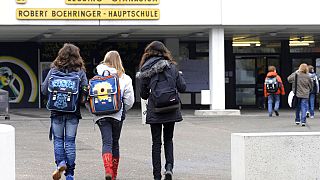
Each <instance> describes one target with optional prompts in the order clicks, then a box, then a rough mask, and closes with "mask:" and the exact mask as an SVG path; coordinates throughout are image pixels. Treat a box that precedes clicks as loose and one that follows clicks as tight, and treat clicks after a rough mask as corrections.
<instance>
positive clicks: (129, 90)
mask: <svg viewBox="0 0 320 180" xmlns="http://www.w3.org/2000/svg"><path fill="white" fill-rule="evenodd" d="M96 69H97V73H98V75H99V76H105V77H106V76H110V75H115V76H117V77H118V80H119V86H120V97H121V99H120V104H121V105H120V108H119V109H118V110H115V111H117V112H115V113H111V114H109V113H103V112H100V115H94V122H95V123H96V124H97V125H98V126H99V129H100V132H101V137H102V159H103V164H104V168H105V179H106V180H111V179H112V180H114V179H116V178H117V175H118V166H119V160H120V152H119V139H120V134H121V129H122V124H123V121H124V119H125V113H126V111H128V110H129V109H130V108H131V107H132V106H133V103H134V91H133V86H132V80H131V78H130V76H128V75H126V74H125V70H124V68H123V66H122V61H121V58H120V55H119V53H118V52H117V51H109V52H108V53H107V54H106V55H105V57H104V60H103V61H102V62H101V63H100V64H99V65H98V66H97V68H96ZM93 79H94V78H93ZM90 81H91V80H90ZM101 83H104V82H103V81H102V82H101ZM90 84H91V83H90ZM102 85H103V86H100V85H99V83H98V84H96V86H95V87H90V88H93V89H92V90H93V91H92V90H89V95H90V92H93V93H95V92H94V91H97V93H98V94H96V95H97V96H98V99H95V100H93V101H94V103H96V104H99V102H100V100H103V99H107V101H110V102H111V101H113V100H114V99H111V98H110V96H108V95H106V96H105V94H104V92H105V93H110V92H112V91H113V90H111V89H108V86H109V84H108V83H105V84H102ZM96 88H97V89H96ZM108 91H109V92H108ZM117 91H118V90H117ZM100 95H101V96H100ZM99 96H100V97H101V98H99ZM105 97H108V98H105ZM109 98H110V99H109ZM104 104H105V105H103V104H102V105H101V106H106V103H104ZM91 106H92V104H91ZM97 108H99V107H97ZM96 110H97V109H96Z"/></svg>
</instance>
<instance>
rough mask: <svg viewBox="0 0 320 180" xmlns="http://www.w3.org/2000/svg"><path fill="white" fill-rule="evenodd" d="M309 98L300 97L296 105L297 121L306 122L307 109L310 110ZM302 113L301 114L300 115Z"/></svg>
mask: <svg viewBox="0 0 320 180" xmlns="http://www.w3.org/2000/svg"><path fill="white" fill-rule="evenodd" d="M308 103H309V99H308V98H298V103H297V107H296V119H295V121H296V122H301V123H306V119H307V110H308ZM300 113H301V116H300Z"/></svg>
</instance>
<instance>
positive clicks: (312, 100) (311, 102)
mask: <svg viewBox="0 0 320 180" xmlns="http://www.w3.org/2000/svg"><path fill="white" fill-rule="evenodd" d="M308 69H309V76H310V78H311V81H312V84H313V88H312V90H311V92H310V95H309V104H308V105H309V109H308V112H307V117H309V116H310V118H314V104H315V99H316V95H317V94H318V93H319V81H318V78H317V75H316V73H315V72H314V67H313V66H312V65H309V66H308Z"/></svg>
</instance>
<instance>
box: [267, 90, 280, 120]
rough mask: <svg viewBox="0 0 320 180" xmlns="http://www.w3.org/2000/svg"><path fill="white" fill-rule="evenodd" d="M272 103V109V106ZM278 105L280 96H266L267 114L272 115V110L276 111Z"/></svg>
mask: <svg viewBox="0 0 320 180" xmlns="http://www.w3.org/2000/svg"><path fill="white" fill-rule="evenodd" d="M273 103H274V109H273V108H272V105H273ZM279 105H280V94H269V96H268V112H269V115H272V110H275V111H278V110H279Z"/></svg>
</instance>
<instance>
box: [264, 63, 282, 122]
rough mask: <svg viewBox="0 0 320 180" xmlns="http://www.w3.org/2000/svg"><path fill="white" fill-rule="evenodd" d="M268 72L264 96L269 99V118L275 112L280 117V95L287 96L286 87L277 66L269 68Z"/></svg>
mask: <svg viewBox="0 0 320 180" xmlns="http://www.w3.org/2000/svg"><path fill="white" fill-rule="evenodd" d="M268 71H269V72H268V74H267V76H266V79H265V84H264V96H265V97H267V98H268V113H269V117H271V116H272V112H273V111H274V113H275V114H276V116H279V112H278V111H279V105H280V95H285V92H284V86H283V83H282V79H281V77H280V76H279V75H278V74H277V70H276V67H275V66H269V67H268ZM273 104H274V108H273Z"/></svg>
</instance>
